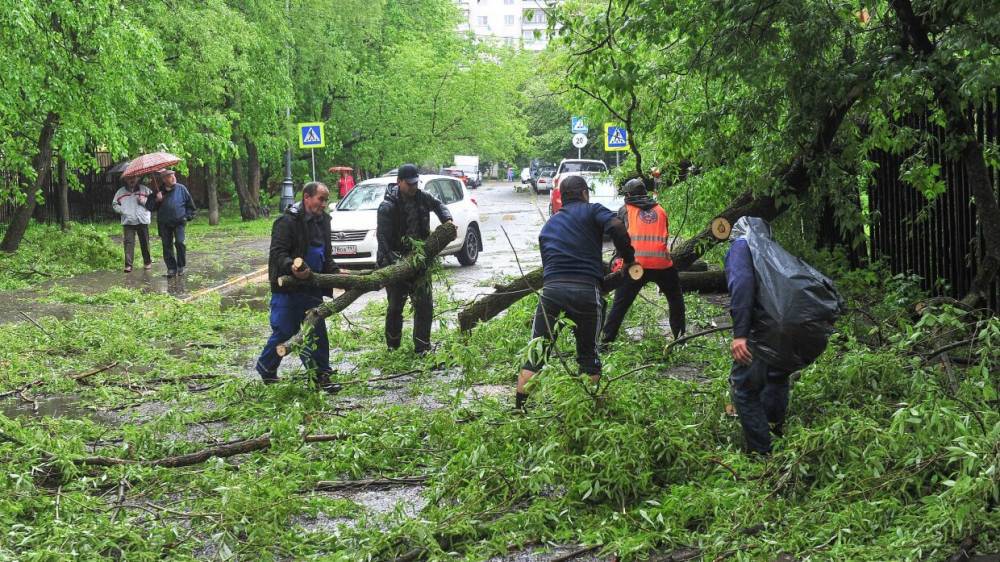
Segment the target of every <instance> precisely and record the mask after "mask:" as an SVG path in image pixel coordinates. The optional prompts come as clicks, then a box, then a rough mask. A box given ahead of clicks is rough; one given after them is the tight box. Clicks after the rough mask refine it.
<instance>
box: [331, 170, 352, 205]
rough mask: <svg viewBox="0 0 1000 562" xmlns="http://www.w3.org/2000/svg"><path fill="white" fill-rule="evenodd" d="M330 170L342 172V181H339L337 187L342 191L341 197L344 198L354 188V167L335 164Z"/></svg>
mask: <svg viewBox="0 0 1000 562" xmlns="http://www.w3.org/2000/svg"><path fill="white" fill-rule="evenodd" d="M329 171H330V172H340V181H339V182H337V187H338V188H339V191H340V198H341V199H343V198H344V197H346V196H347V194H348V193H350V192H351V190H352V189H354V176H352V175H351V172H353V171H354V169H353V168H351V167H350V166H334V167H332V168H330V170H329Z"/></svg>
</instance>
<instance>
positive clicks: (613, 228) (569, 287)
mask: <svg viewBox="0 0 1000 562" xmlns="http://www.w3.org/2000/svg"><path fill="white" fill-rule="evenodd" d="M559 189H560V191H561V193H562V199H563V206H562V208H561V209H560V210H559V212H558V213H556V214H554V215H552V216H551V217H549V220H548V221H547V222H546V223H545V226H543V227H542V231H541V233H540V234H539V235H538V242H539V246H540V250H541V254H542V268H543V273H542V278H543V287H542V294H541V296H540V298H539V301H538V307H537V308H536V309H535V319H534V321H533V323H532V326H531V338H532V339H535V338H538V337H545V338H546V339H547V340H548V345H547V346H546V352H545V353H543V354H542V355H543V357H542V358H539V361H538V362H537V363H535V362H532V361H531V360H529V361H527V362H525V364H524V365H523V366H522V367H521V373H520V374H519V375H518V377H517V394H516V397H515V398H516V407H517V408H518V409H521V408H523V407H524V402H525V400H527V398H528V395H527V393H526V391H525V384H527V382H528V381H529V380H531V377H533V376H535V373H537V372H538V371H539V369H541V368H542V366H543V363H544V356H545V355H547V354H548V348H549V346H550V345H551V343H552V341H553V340H554V339H555V335H554V333H553V332H554V330H553V327H554V326H555V323H556V320H557V319H558V318H559V315H560V314H561V313H563V314H565V315H566V317H567V318H569V319H570V320H572V321H573V323H574V324H575V325H576V326H575V327H574V328H573V334H574V336H575V338H576V361H577V364H578V365H579V367H580V371H581V372H583V373H586V374H588V375H590V377H591V380H592V381H594V382H595V383H596V382H597V381H599V380H600V377H601V358H600V356H599V355H598V347H597V346H598V340H599V339H600V336H601V324H602V316H603V310H604V299H603V298H602V297H601V287H600V282H601V280H602V279H603V278H604V261H603V259H602V256H601V252H602V250H603V241H604V235H605V234H608V235H610V236H611V239H612V241H613V242H614V245H615V249H616V250H617V251H618V255H619V256H621V257H622V259H623V260H624V261H625V264H626V268H627V267H628V266H629V265H631V264H632V263H633V262H634V261H635V250H634V249H633V248H632V242H631V240H630V239H629V236H628V230H627V229H626V228H625V223H624V222H622V220H621V219H619V218H618V217H617V216H616V215H615V213H613V212H612V211H611V210H609V209H608V208H607V207H605V206H603V205H599V204H597V203H590V190H589V187H588V186H587V180H585V179H584V178H583V177H581V176H566V177H565V178H563V179H562V180H561V182H560V185H559Z"/></svg>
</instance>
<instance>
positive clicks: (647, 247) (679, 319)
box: [602, 178, 686, 345]
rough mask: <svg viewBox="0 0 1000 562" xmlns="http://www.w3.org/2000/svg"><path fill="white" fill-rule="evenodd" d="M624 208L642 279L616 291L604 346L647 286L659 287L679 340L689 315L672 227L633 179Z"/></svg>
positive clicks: (623, 217)
mask: <svg viewBox="0 0 1000 562" xmlns="http://www.w3.org/2000/svg"><path fill="white" fill-rule="evenodd" d="M622 191H624V192H625V204H624V205H622V208H621V209H619V210H618V218H619V219H621V220H622V221H623V222H624V223H625V227H626V228H628V235H629V237H630V238H631V240H632V246H633V247H634V248H635V259H636V261H637V262H639V265H641V266H642V269H643V272H642V278H641V279H639V280H638V281H633V280H632V279H631V278H630V277H628V276H627V275H626V276H625V283H624V284H623V285H622V286H621V287H619V288H618V289H616V290H615V298H614V301H613V303H612V304H611V311H610V312H608V319H607V320H606V321H605V323H604V338H603V340H602V343H603V344H604V345H608V344H610V343H611V342H613V341H615V338H616V337H618V330H619V329H620V328H621V325H622V320H624V319H625V314H626V313H627V312H628V309H629V307H630V306H632V303H633V302H634V301H635V298H636V297H637V296H639V291H641V290H642V288H643V287H645V286H646V283H656V286H657V287H659V288H660V292H661V293H663V294H664V295H665V296H666V297H667V303H668V304H669V305H670V331H671V332H672V333H673V335H674V339H677V337H678V336H680V335H681V334H682V333H684V330H685V324H686V314H685V309H684V293H683V292H681V280H680V276H679V275H678V274H677V269H676V268H675V267H674V262H673V260H672V259H671V258H670V227H669V224H670V223H669V221H668V220H667V213H666V211H664V210H663V207H660V204H659V203H657V202H656V200H655V199H653V198H652V197H650V196H649V195H648V194H647V192H646V184H645V182H643V180H642V179H640V178H633V179H630V180H629V181H627V182H625V185H624V186H622Z"/></svg>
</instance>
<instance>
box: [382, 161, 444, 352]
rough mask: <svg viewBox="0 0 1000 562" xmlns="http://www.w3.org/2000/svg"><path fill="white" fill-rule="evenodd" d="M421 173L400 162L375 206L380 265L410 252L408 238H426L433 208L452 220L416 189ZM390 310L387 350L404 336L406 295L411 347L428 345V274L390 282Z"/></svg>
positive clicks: (430, 301)
mask: <svg viewBox="0 0 1000 562" xmlns="http://www.w3.org/2000/svg"><path fill="white" fill-rule="evenodd" d="M419 183H420V172H419V171H418V170H417V167H416V166H414V165H413V164H403V165H402V166H400V167H399V172H398V173H397V175H396V183H393V184H389V187H388V188H387V189H386V191H385V200H384V201H382V204H381V205H379V208H378V230H377V231H376V237H377V238H378V255H377V256H376V260H377V263H378V266H379V267H385V266H387V265H391V264H393V263H395V262H397V261H399V259H400V258H401V257H402V256H403V254H405V253H407V252H409V251H410V250H411V249H412V248H411V247H410V241H411V240H426V239H427V237H428V236H429V235H430V233H431V215H430V212H431V211H434V214H436V215H437V217H438V219H439V220H440V221H441V222H442V223H445V222H450V221H451V212H449V211H448V207H445V206H444V203H442V202H441V201H438V199H437V198H436V197H434V196H433V195H431V194H430V193H427V192H425V191H421V190H420V189H419V187H418V186H419ZM385 291H386V293H387V294H388V295H389V310H387V311H386V313H385V343H386V345H387V346H389V349H396V348H398V347H399V344H400V341H401V340H402V337H403V307H404V306H405V305H406V298H407V297H410V298H412V299H413V350H414V351H416V352H417V353H419V354H424V353H427V352H428V351H429V350H430V348H431V318H432V316H433V315H434V299H433V296H432V294H431V276H430V273H429V272H427V271H424V273H423V274H422V275H420V276H419V277H418V278H417V279H414V280H413V281H410V282H404V283H398V284H395V285H389V286H387V287H386V288H385Z"/></svg>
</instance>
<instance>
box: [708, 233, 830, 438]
mask: <svg viewBox="0 0 1000 562" xmlns="http://www.w3.org/2000/svg"><path fill="white" fill-rule="evenodd" d="M732 236H733V238H732V240H733V243H732V246H731V247H730V248H729V253H727V254H726V279H727V281H728V283H729V294H730V297H731V301H730V313H731V314H732V317H733V342H732V344H731V346H730V348H731V351H732V354H733V367H732V371H731V372H730V375H729V384H730V390H731V393H732V399H733V405H734V406H735V407H736V412H737V413H738V414H739V416H740V424H741V425H742V426H743V435H744V437H745V438H746V444H747V448H748V449H750V450H751V451H753V452H757V453H760V454H763V455H767V454H770V452H771V433H772V432H773V433H774V434H776V435H778V436H781V433H782V426H783V424H784V422H785V412H786V410H787V409H788V386H789V385H788V378H789V376H790V375H791V374H792V373H793V372H795V371H797V370H799V369H802V368H804V367H806V366H808V365H810V364H811V363H812V362H813V361H815V360H816V358H817V357H819V355H820V354H821V353H823V350H824V349H826V343H827V340H828V339H829V337H830V334H831V333H832V332H833V323H834V321H835V320H836V319H837V316H839V315H840V313H841V311H842V307H843V303H842V301H841V299H840V295H838V294H837V291H836V290H835V289H834V288H833V283H832V282H831V281H830V280H829V279H827V278H826V277H824V276H823V274H821V273H820V272H818V271H816V270H815V269H814V268H812V267H811V266H810V265H809V264H807V263H805V262H804V261H802V260H801V259H799V258H796V257H795V256H792V255H791V254H789V253H788V252H786V251H785V250H784V248H782V247H781V246H780V245H778V243H777V242H775V241H774V240H772V239H771V227H770V226H769V225H768V224H767V222H766V221H764V219H760V218H757V217H742V218H740V219H739V220H738V221H736V225H735V226H733V234H732Z"/></svg>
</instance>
